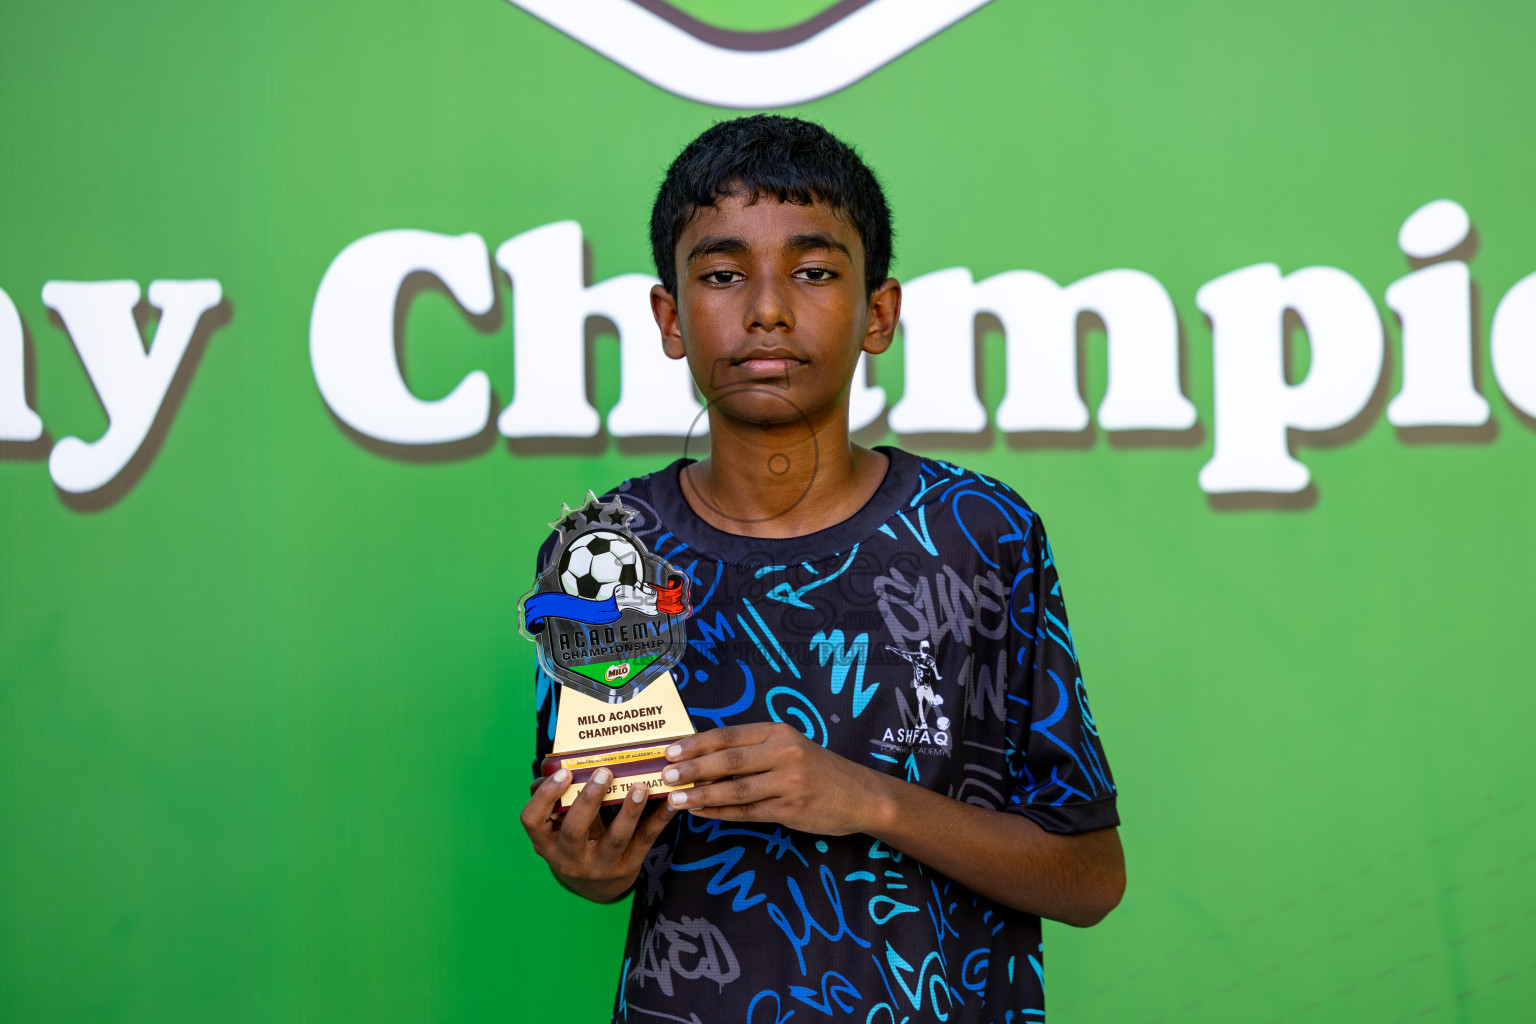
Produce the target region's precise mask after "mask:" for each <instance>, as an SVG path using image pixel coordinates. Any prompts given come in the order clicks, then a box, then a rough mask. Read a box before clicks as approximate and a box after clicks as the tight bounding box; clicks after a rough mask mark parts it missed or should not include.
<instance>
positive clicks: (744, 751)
mask: <svg viewBox="0 0 1536 1024" xmlns="http://www.w3.org/2000/svg"><path fill="white" fill-rule="evenodd" d="M772 767H773V754H772V752H771V751H769V750H768V749H767V747H765V746H764V745H763V744H761V743H756V744H753V745H751V746H746V747H726V748H725V749H724V750H717V751H715V752H713V753H710V754H698V755H695V756H694V757H691V758H687V759H685V760H683V761H682V762H680V763H678V764H674V765H669V766H668V767H667V768H665V769H663V770H662V773H661V778H662V781H663V782H666V783H667V784H668V785H675V784H676V783H680V782H713V781H714V780H716V779H725V778H729V777H730V776H732V775H752V774H755V773H757V772H765V771H768V770H769V769H771V768H772Z"/></svg>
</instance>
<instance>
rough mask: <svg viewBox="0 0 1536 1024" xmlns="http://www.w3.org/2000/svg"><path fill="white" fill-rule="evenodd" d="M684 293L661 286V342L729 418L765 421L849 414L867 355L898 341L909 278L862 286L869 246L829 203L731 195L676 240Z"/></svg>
mask: <svg viewBox="0 0 1536 1024" xmlns="http://www.w3.org/2000/svg"><path fill="white" fill-rule="evenodd" d="M675 255H676V259H677V295H675V296H674V295H672V294H670V293H669V292H667V291H666V289H664V288H662V287H660V286H657V287H656V288H655V289H653V290H652V292H651V308H652V310H653V312H654V313H655V315H656V323H657V325H658V326H660V328H661V333H662V345H663V347H664V348H665V349H666V353H667V355H669V356H671V357H672V358H673V359H684V358H686V359H687V360H688V366H689V369H690V370H691V371H692V373H693V379H694V381H695V382H696V383H697V384H698V386H699V390H700V391H702V392H703V393H704V397H705V398H706V400H708V401H709V402H710V403H712V404H711V408H712V410H713V411H714V412H715V413H717V414H720V415H725V416H729V417H732V418H734V419H739V420H743V421H745V422H749V423H756V424H761V425H764V426H770V425H776V424H790V423H795V422H797V421H798V422H802V423H803V422H806V421H808V422H809V425H810V426H811V427H812V428H813V429H815V430H817V431H818V432H819V431H820V430H821V429H822V428H823V426H824V425H827V424H830V423H834V422H835V420H836V418H837V417H839V416H841V417H842V418H843V420H844V422H846V419H847V406H848V391H849V384H850V382H851V381H852V379H853V371H854V368H855V366H856V364H857V361H858V358H859V353H861V352H883V351H885V350H886V349H887V348H888V347H889V346H890V344H891V336H892V334H893V333H894V332H895V329H896V322H897V319H898V317H899V315H900V311H901V286H900V285H898V284H897V283H896V282H895V281H894V280H887V281H885V282H884V283H883V284H881V285H880V286H879V287H878V288H876V289H875V292H874V294H873V295H869V294H866V293H865V291H864V245H863V242H862V241H861V240H860V238H859V233H858V231H857V229H855V228H854V227H853V225H851V224H849V223H847V222H846V221H844V220H843V219H842V218H840V217H838V216H837V214H836V213H834V212H833V211H832V209H831V208H830V207H827V206H825V205H823V204H821V203H817V204H814V205H811V206H796V205H795V204H793V203H781V202H779V201H777V200H776V199H774V198H773V197H771V196H768V197H764V198H761V199H759V200H758V201H757V202H755V203H752V204H747V203H745V202H743V201H742V200H741V199H739V198H737V197H734V196H723V197H721V198H720V200H719V201H718V202H717V203H716V205H715V206H714V207H707V208H704V209H701V210H699V211H698V213H697V215H695V217H694V218H693V220H692V222H690V223H689V225H688V227H687V228H686V229H685V230H684V231H683V233H682V237H681V238H680V239H679V240H678V243H677V251H676V254H675Z"/></svg>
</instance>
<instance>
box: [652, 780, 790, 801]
mask: <svg viewBox="0 0 1536 1024" xmlns="http://www.w3.org/2000/svg"><path fill="white" fill-rule="evenodd" d="M767 779H768V776H767V775H761V774H759V775H743V776H741V777H739V778H735V779H725V780H723V781H720V782H710V783H706V784H705V785H701V786H694V787H693V788H692V789H680V790H678V791H677V792H675V793H668V794H667V803H669V804H671V805H672V806H673V807H676V808H678V809H679V810H692V809H693V808H695V807H727V806H732V805H736V804H753V803H757V802H758V801H759V800H766V799H768V798H769V797H771V796H776V795H777V794H776V793H773V792H771V791H770V789H769V786H768V783H767Z"/></svg>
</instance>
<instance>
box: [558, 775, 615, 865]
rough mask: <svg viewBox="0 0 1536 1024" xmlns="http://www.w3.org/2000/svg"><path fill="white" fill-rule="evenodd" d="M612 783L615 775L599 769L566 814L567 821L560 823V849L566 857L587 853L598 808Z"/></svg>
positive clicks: (582, 788) (583, 787)
mask: <svg viewBox="0 0 1536 1024" xmlns="http://www.w3.org/2000/svg"><path fill="white" fill-rule="evenodd" d="M612 781H613V773H612V772H610V771H609V770H608V769H607V768H599V769H598V770H597V771H595V772H593V773H592V778H590V779H588V780H587V784H586V785H585V786H582V787H581V792H580V793H579V794H577V796H576V802H575V803H573V804H571V807H570V810H568V811H566V812H565V821H563V822H561V823H560V849H561V851H562V852H563V853H564V854H565V855H566V856H568V857H573V858H574V857H580V856H581V855H582V854H583V853H584V852H585V850H586V845H587V840H588V839H589V838H590V837H591V834H592V822H593V820H594V819H595V818H596V817H597V810H598V808H599V807H601V806H602V805H603V794H604V793H605V792H607V790H608V783H610V782H612Z"/></svg>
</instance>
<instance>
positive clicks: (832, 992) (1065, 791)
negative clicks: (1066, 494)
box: [535, 448, 1119, 1024]
mask: <svg viewBox="0 0 1536 1024" xmlns="http://www.w3.org/2000/svg"><path fill="white" fill-rule="evenodd" d="M880 451H881V452H882V453H884V455H885V456H886V457H887V458H888V459H889V460H890V461H889V468H888V469H887V472H886V477H885V479H884V480H883V482H882V483H881V484H880V486H879V489H878V490H877V492H876V493H875V495H874V496H873V497H872V498H871V499H869V501H868V503H867V504H866V506H865V507H864V508H863V509H862V510H861V511H859V512H858V513H856V514H855V515H854V516H852V517H851V518H850V519H848V520H847V521H846V522H844V523H842V524H839V525H837V526H834V527H831V528H829V529H826V530H822V531H819V532H817V533H814V534H810V535H807V536H805V537H787V538H752V537H741V536H735V535H732V534H729V533H726V532H722V531H721V530H719V529H715V528H713V527H711V526H709V525H708V524H706V523H704V522H703V521H702V520H700V519H699V517H698V516H697V514H696V513H695V512H694V511H693V510H692V509H691V507H690V506H689V504H688V501H687V499H686V497H685V496H683V494H682V492H681V489H680V487H679V485H678V475H679V473H680V471H681V465H679V464H674V465H673V466H670V467H667V468H666V469H663V470H659V471H657V472H656V473H652V474H650V475H648V476H643V477H637V478H635V479H633V480H630V481H627V482H626V483H625V484H624V485H622V486H621V487H620V488H619V491H618V493H619V494H620V496H621V497H622V498H623V499H624V501H625V502H626V504H629V505H631V507H633V508H635V509H637V510H639V512H640V513H641V514H640V515H639V516H638V517H637V518H636V520H635V522H634V523H632V524H631V526H632V528H635V529H636V533H637V535H638V536H639V537H640V538H641V539H642V540H643V541H645V543H646V544H647V545H648V546H649V547H650V548H651V550H653V551H655V552H657V553H658V554H662V555H664V556H665V557H667V558H668V559H669V560H671V561H672V564H673V565H674V566H675V567H677V569H678V571H680V572H684V573H686V574H687V576H688V578H689V580H690V584H691V588H692V593H693V594H694V606H693V613H692V616H691V618H690V619H689V621H688V623H687V639H688V649H687V652H686V653H685V655H684V657H683V659H682V661H681V662H680V663H679V664H678V666H677V667H676V668H675V669H674V670H673V671H674V677H675V679H676V681H677V682H678V684H679V686H680V688H681V689H682V691H683V696H684V701H685V704H686V706H687V708H688V711H689V714H690V716H691V718H692V722H693V725H694V727H695V728H696V729H699V730H705V729H713V728H720V727H728V726H740V725H747V724H752V723H763V722H778V723H783V724H785V725H788V726H790V727H792V728H793V729H795V730H796V731H797V732H799V733H800V734H802V735H804V736H806V737H807V738H809V739H810V740H811V741H812V742H813V743H815V744H817V745H818V746H820V747H824V748H825V749H826V750H827V751H830V752H831V753H833V754H836V755H837V756H839V757H842V758H844V759H846V760H848V761H850V762H853V763H855V764H858V765H862V766H864V767H865V768H867V769H871V770H874V771H877V772H880V773H882V774H884V775H886V776H889V777H890V778H892V779H895V780H900V781H901V782H902V783H905V784H909V785H912V786H919V787H922V788H924V789H927V790H930V791H932V792H935V793H939V794H941V795H944V796H946V797H949V798H951V799H955V800H960V801H963V802H966V803H970V804H974V805H977V806H980V807H984V808H988V809H990V810H992V811H997V812H1002V813H1009V814H1018V815H1021V816H1024V817H1027V818H1029V819H1031V820H1032V821H1034V822H1035V823H1036V824H1038V825H1040V826H1041V827H1043V828H1046V829H1047V830H1049V831H1053V832H1058V833H1072V832H1087V831H1092V830H1094V829H1099V828H1106V827H1110V826H1113V825H1116V824H1118V821H1119V819H1118V816H1117V814H1116V811H1115V800H1116V796H1117V791H1116V788H1115V783H1114V778H1113V775H1112V774H1111V773H1110V770H1109V762H1108V760H1107V759H1106V758H1105V756H1104V749H1103V746H1102V739H1101V735H1100V734H1101V731H1102V727H1103V723H1101V722H1100V721H1096V720H1095V718H1094V716H1093V713H1092V712H1091V710H1090V705H1089V702H1088V694H1087V688H1086V686H1085V684H1084V682H1083V674H1082V672H1081V670H1080V668H1079V665H1078V661H1077V648H1076V638H1075V637H1074V636H1073V633H1072V629H1071V626H1070V624H1069V620H1068V618H1067V610H1066V606H1065V604H1064V602H1063V597H1062V587H1061V580H1060V577H1059V574H1058V573H1059V569H1058V565H1057V559H1056V553H1055V552H1054V551H1053V550H1052V548H1051V545H1050V542H1049V540H1048V538H1047V535H1046V531H1045V527H1044V525H1043V524H1042V523H1041V521H1040V519H1039V517H1038V516H1037V515H1036V514H1035V512H1034V511H1033V510H1032V509H1031V508H1030V507H1029V505H1028V504H1027V503H1026V502H1025V501H1024V499H1023V498H1021V497H1020V496H1019V495H1018V494H1016V493H1015V492H1014V491H1012V490H1011V489H1009V488H1008V487H1007V486H1005V485H1004V484H1002V483H1000V482H998V481H996V480H993V479H990V478H988V477H985V476H982V475H981V474H978V473H975V472H972V471H970V470H968V469H965V468H964V467H961V466H957V465H954V464H953V463H948V462H942V461H939V460H935V459H924V458H919V457H917V456H914V455H911V454H908V453H906V452H903V451H901V450H899V449H895V448H885V449H880ZM636 524H638V525H636ZM545 557H547V553H546V555H545ZM535 686H536V694H535V704H536V706H537V713H538V727H537V729H536V733H535V738H536V754H537V756H538V757H539V758H542V757H543V756H544V755H545V754H546V753H548V752H549V746H550V743H551V742H552V739H553V736H554V735H555V731H554V722H555V714H556V704H557V701H556V700H555V699H553V698H554V690H555V687H554V684H553V682H552V681H551V680H549V679H547V678H543V677H542V676H541V675H540V674H537V673H536V675H535ZM940 723H942V724H940ZM635 893H636V894H635V896H634V898H633V900H632V902H631V906H630V925H629V934H628V938H627V939H626V942H625V949H624V969H623V972H622V976H621V978H620V979H619V983H618V986H617V989H616V994H615V1000H614V1003H613V1008H614V1019H615V1020H619V1021H678V1022H683V1024H693V1022H700V1024H702V1022H704V1021H717V1020H720V1021H732V1020H734V1021H747V1022H748V1024H770V1022H771V1024H785V1022H791V1024H793V1022H800V1021H805V1020H818V1019H828V1020H836V1021H842V1020H847V1021H850V1022H863V1024H884V1022H889V1024H918V1022H930V1021H944V1022H946V1024H995V1022H1004V1021H1015V1022H1023V1021H1029V1022H1038V1021H1042V1020H1043V1019H1044V1006H1045V1003H1044V956H1043V948H1042V946H1041V942H1040V921H1039V918H1037V917H1034V916H1032V915H1030V914H1027V913H1022V912H1019V911H1016V910H1010V909H1007V908H1005V907H1003V906H1001V905H999V904H997V903H994V902H992V901H990V900H988V899H986V898H985V897H982V896H980V895H978V894H977V893H975V892H973V891H971V890H970V889H968V888H966V887H965V886H964V885H963V884H962V883H961V882H958V881H956V880H954V879H952V878H950V877H948V876H947V875H945V874H941V873H938V872H936V871H934V870H932V869H930V868H929V867H928V866H927V865H925V864H924V863H922V862H921V861H919V860H917V859H916V858H914V857H911V856H909V855H908V854H906V853H904V852H903V851H902V850H901V849H899V848H893V847H891V846H889V845H888V844H886V843H883V842H881V841H880V840H877V839H875V838H873V837H872V836H868V835H860V834H854V835H816V834H808V833H804V832H799V831H796V830H794V829H792V828H789V827H787V826H785V825H782V824H779V823H778V822H775V821H773V820H771V818H770V820H750V821H749V820H734V819H732V818H730V817H727V816H722V817H709V818H706V817H702V816H694V815H691V814H687V813H683V814H680V815H678V816H677V817H676V818H675V819H673V820H672V821H671V822H670V823H669V824H668V825H667V826H666V828H665V829H664V830H663V832H662V834H661V836H660V837H659V838H658V839H657V841H656V844H655V845H654V846H653V847H652V848H651V851H650V852H649V854H648V855H647V856H646V857H645V859H644V862H643V865H642V869H641V874H640V877H639V879H638V880H637V882H636V885H635Z"/></svg>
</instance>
